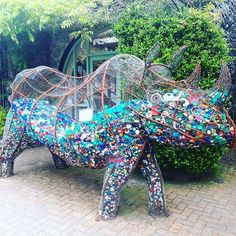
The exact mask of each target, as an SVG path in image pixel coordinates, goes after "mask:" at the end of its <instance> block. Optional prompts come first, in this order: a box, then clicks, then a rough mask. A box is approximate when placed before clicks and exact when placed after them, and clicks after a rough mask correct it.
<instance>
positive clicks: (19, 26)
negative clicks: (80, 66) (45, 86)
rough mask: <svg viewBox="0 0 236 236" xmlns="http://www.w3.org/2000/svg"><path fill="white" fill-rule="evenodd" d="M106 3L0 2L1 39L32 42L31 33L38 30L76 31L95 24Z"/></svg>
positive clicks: (94, 0) (95, 0) (56, 0)
mask: <svg viewBox="0 0 236 236" xmlns="http://www.w3.org/2000/svg"><path fill="white" fill-rule="evenodd" d="M109 3H110V0H99V1H98V0H70V1H64V0H50V1H48V0H34V1H31V0H14V1H12V0H11V1H9V0H0V36H1V35H2V36H4V37H10V38H11V39H12V40H13V41H15V42H17V43H19V38H18V35H19V34H21V33H26V34H27V35H28V37H29V39H30V40H31V41H33V40H34V32H37V31H41V30H52V31H53V30H57V29H58V28H62V29H64V28H71V29H72V30H73V29H74V30H75V31H76V30H77V29H78V28H81V27H83V26H91V25H93V24H95V23H96V22H97V17H96V14H98V12H99V9H100V8H103V7H106V6H107V4H109ZM97 6H99V9H97V10H96V11H95V9H96V8H97Z"/></svg>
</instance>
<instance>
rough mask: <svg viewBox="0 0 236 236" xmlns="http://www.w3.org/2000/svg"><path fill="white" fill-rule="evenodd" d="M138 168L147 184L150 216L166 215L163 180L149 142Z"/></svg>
mask: <svg viewBox="0 0 236 236" xmlns="http://www.w3.org/2000/svg"><path fill="white" fill-rule="evenodd" d="M140 168H141V172H142V174H143V176H144V177H145V178H146V180H147V184H148V195H149V200H148V211H149V213H150V215H152V216H168V214H167V210H166V203H165V193H164V182H163V178H162V174H161V170H160V168H159V165H158V163H157V159H156V157H155V152H154V151H153V147H152V145H151V144H150V143H148V144H147V145H146V148H145V150H144V153H143V155H142V157H141V159H140Z"/></svg>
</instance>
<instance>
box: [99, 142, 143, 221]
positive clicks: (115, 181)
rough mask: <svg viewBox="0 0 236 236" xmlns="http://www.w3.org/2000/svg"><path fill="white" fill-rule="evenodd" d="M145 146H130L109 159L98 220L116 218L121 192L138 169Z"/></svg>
mask: <svg viewBox="0 0 236 236" xmlns="http://www.w3.org/2000/svg"><path fill="white" fill-rule="evenodd" d="M142 147H143V145H140V146H139V145H134V146H130V147H129V148H127V149H126V150H124V151H123V152H122V153H119V155H117V156H112V157H110V158H109V163H108V167H107V170H106V173H105V177H104V182H103V189H102V195H101V201H100V206H99V214H98V220H109V219H113V218H115V216H116V212H117V208H118V205H119V199H120V192H121V190H122V188H123V187H124V185H125V184H126V183H127V181H128V180H129V179H130V175H131V173H132V172H133V170H134V169H135V167H137V165H138V163H139V158H140V156H141V153H142Z"/></svg>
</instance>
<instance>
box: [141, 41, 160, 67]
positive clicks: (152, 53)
mask: <svg viewBox="0 0 236 236" xmlns="http://www.w3.org/2000/svg"><path fill="white" fill-rule="evenodd" d="M160 52H161V46H160V43H159V42H157V43H156V44H155V45H154V46H153V47H151V48H150V50H149V51H148V53H147V55H146V57H145V65H146V66H148V65H150V64H151V63H152V62H153V61H154V60H155V59H156V58H157V57H158V56H159V55H160Z"/></svg>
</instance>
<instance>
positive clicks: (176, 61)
mask: <svg viewBox="0 0 236 236" xmlns="http://www.w3.org/2000/svg"><path fill="white" fill-rule="evenodd" d="M186 49H187V46H183V47H181V48H180V49H179V50H178V51H176V52H175V53H174V55H173V56H172V58H171V61H170V64H169V67H170V69H171V70H173V69H174V68H175V67H176V66H177V65H178V64H179V62H180V59H181V57H182V55H183V53H184V52H185V50H186Z"/></svg>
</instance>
